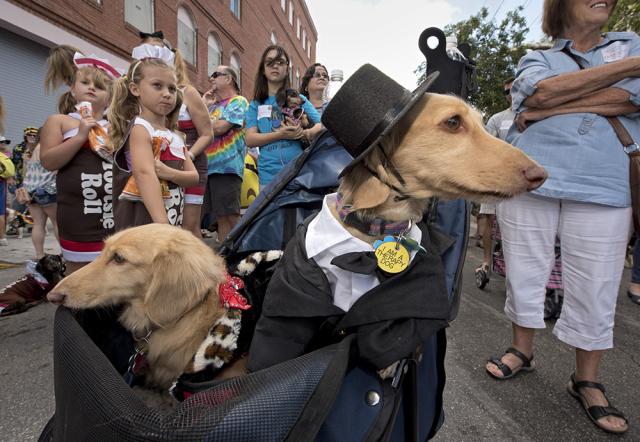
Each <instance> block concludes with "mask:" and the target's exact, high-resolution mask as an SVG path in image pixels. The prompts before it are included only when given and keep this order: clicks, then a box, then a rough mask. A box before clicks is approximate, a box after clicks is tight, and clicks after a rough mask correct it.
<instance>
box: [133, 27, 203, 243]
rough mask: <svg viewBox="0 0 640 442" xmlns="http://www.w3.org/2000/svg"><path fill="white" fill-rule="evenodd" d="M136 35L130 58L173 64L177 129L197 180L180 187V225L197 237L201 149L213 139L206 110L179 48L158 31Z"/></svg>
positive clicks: (200, 196)
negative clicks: (177, 93)
mask: <svg viewBox="0 0 640 442" xmlns="http://www.w3.org/2000/svg"><path fill="white" fill-rule="evenodd" d="M140 36H141V38H142V39H143V40H142V43H143V44H142V45H141V46H138V47H136V48H134V50H133V53H132V56H133V57H134V58H137V59H142V58H147V57H154V56H155V57H158V58H162V59H163V60H164V61H165V62H166V63H167V64H169V65H173V67H174V69H175V73H176V80H177V85H178V89H179V90H180V92H181V93H182V105H181V106H180V112H179V115H178V129H179V130H180V131H181V132H183V133H184V134H185V135H186V144H187V148H188V152H189V153H188V154H189V156H190V158H191V160H192V161H193V163H194V165H195V167H196V170H197V171H198V183H197V184H196V185H195V186H191V187H187V188H186V189H185V190H184V193H185V197H184V211H183V219H182V227H183V228H185V229H186V230H189V231H190V232H192V233H193V234H194V235H195V236H197V237H198V238H200V237H201V233H200V219H201V209H202V203H203V200H204V191H205V187H206V183H207V156H206V154H205V153H204V150H205V148H206V147H207V146H209V145H210V144H211V141H212V140H213V130H212V127H211V121H210V120H209V113H208V111H207V107H206V105H205V104H204V102H203V100H202V97H201V96H200V94H199V93H198V91H197V89H196V88H195V87H193V86H192V85H191V82H190V81H189V75H188V72H187V64H186V62H185V61H184V58H183V57H182V54H181V53H180V51H179V50H177V49H173V48H171V45H170V44H169V42H168V41H167V40H164V38H162V37H164V36H163V34H162V31H157V32H155V33H153V34H143V33H141V35H140ZM154 54H157V55H154Z"/></svg>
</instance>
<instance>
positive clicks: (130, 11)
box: [124, 0, 153, 32]
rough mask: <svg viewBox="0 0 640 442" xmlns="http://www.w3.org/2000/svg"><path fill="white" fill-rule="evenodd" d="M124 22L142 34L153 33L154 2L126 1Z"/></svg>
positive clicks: (142, 0) (149, 0) (150, 0)
mask: <svg viewBox="0 0 640 442" xmlns="http://www.w3.org/2000/svg"><path fill="white" fill-rule="evenodd" d="M124 21H126V22H127V23H129V24H130V25H132V26H134V27H135V28H137V29H138V30H140V31H142V32H153V0H125V2H124Z"/></svg>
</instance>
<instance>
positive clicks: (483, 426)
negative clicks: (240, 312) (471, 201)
mask: <svg viewBox="0 0 640 442" xmlns="http://www.w3.org/2000/svg"><path fill="white" fill-rule="evenodd" d="M10 241H11V240H10ZM23 241H25V240H23ZM27 241H28V240H27ZM16 248H19V247H17V246H16ZM480 252H481V250H480V249H479V248H477V247H475V246H470V248H469V253H468V257H467V264H466V266H465V284H464V295H463V298H462V303H461V308H460V314H459V316H458V319H457V320H456V321H455V322H454V323H453V324H452V327H451V329H450V330H449V334H448V336H449V348H448V352H447V376H448V381H447V388H446V390H445V408H446V417H447V418H446V422H445V425H444V427H443V429H442V430H441V431H440V433H439V434H438V436H437V437H436V439H435V440H437V441H479V440H492V441H513V440H518V441H558V440H562V441H566V442H568V441H580V442H584V441H596V440H597V441H600V440H625V441H638V440H640V419H639V417H640V399H639V398H638V391H639V389H640V382H639V381H638V374H639V373H640V307H638V306H635V305H633V304H631V303H630V302H629V300H628V298H627V297H626V295H625V292H624V290H622V291H621V292H620V293H621V294H620V297H619V301H618V313H617V315H616V332H615V333H616V349H615V350H613V351H611V352H609V354H608V355H607V356H606V357H605V360H604V363H603V376H602V381H603V382H604V383H605V385H606V386H607V388H608V391H609V397H610V399H611V400H612V401H613V403H614V404H615V405H617V406H618V407H619V408H620V409H622V410H623V411H624V412H626V414H627V415H628V416H629V417H630V420H631V430H630V431H629V432H628V434H627V435H625V436H623V437H621V438H620V437H615V436H608V435H606V434H605V433H603V432H601V431H598V430H597V429H596V428H595V426H594V425H593V424H592V423H591V422H590V421H589V420H588V418H587V417H586V415H585V413H584V411H583V410H582V408H581V407H580V406H579V404H578V402H577V401H576V400H575V399H573V398H572V397H570V396H569V394H568V393H567V392H566V384H567V381H568V379H569V375H570V373H571V370H572V364H573V351H572V350H571V349H570V348H569V347H567V346H565V345H564V344H562V343H560V342H559V341H558V340H557V339H555V337H554V336H553V335H552V334H551V329H550V328H549V329H547V330H545V331H543V332H542V333H539V336H538V340H537V343H538V346H537V349H536V355H535V361H536V363H537V367H538V368H537V370H536V371H535V372H533V373H531V374H527V375H525V376H518V377H517V378H515V379H512V380H509V381H504V382H499V381H495V380H493V379H491V378H489V376H488V375H487V374H486V373H485V372H484V368H483V365H484V360H485V359H486V358H487V357H488V356H490V355H491V354H499V353H500V352H501V351H502V350H504V348H506V347H507V346H508V344H509V340H508V339H509V331H510V324H509V322H508V321H507V320H506V319H505V317H504V315H503V314H502V306H503V300H504V282H503V281H502V280H501V279H500V278H494V279H492V280H491V282H490V283H489V285H488V289H487V290H486V291H484V292H482V291H479V290H477V289H476V287H475V284H474V280H473V274H472V272H473V269H474V268H475V267H476V266H477V265H478V264H479V259H480ZM0 253H2V255H0V256H1V258H0V259H2V260H5V259H6V256H5V254H4V250H0ZM27 256H28V255H27ZM22 273H23V270H22V268H21V267H18V268H12V269H6V270H0V286H4V285H6V284H8V283H10V282H12V281H14V280H15V279H17V278H18V277H20V276H21V275H22ZM627 273H628V271H625V280H626V276H627ZM54 311H55V309H54V307H53V306H51V305H41V306H38V307H36V308H33V309H31V310H30V311H28V312H26V313H24V314H21V315H17V316H12V317H7V318H2V319H0V342H1V344H0V361H2V363H1V365H0V376H1V379H2V393H0V441H28V440H35V439H37V436H38V435H39V433H40V431H41V429H42V427H43V426H44V424H45V423H46V421H47V419H48V418H49V417H50V416H51V414H52V413H53V411H54V398H53V388H52V385H51V380H52V355H51V347H52V319H53V314H54ZM549 325H551V324H549Z"/></svg>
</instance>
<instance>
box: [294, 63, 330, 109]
mask: <svg viewBox="0 0 640 442" xmlns="http://www.w3.org/2000/svg"><path fill="white" fill-rule="evenodd" d="M328 72H329V71H327V68H326V67H325V66H324V65H322V64H320V63H314V64H312V65H311V66H309V67H308V68H307V71H306V72H305V73H304V75H303V76H302V83H301V84H300V93H301V94H302V95H304V96H305V97H307V98H308V99H309V101H310V102H311V104H313V107H315V108H316V110H317V111H318V113H319V114H320V115H322V112H324V109H325V108H326V107H327V104H329V101H328V100H327V99H326V93H325V91H326V89H327V86H328V85H329V74H328Z"/></svg>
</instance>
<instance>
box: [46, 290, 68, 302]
mask: <svg viewBox="0 0 640 442" xmlns="http://www.w3.org/2000/svg"><path fill="white" fill-rule="evenodd" d="M66 296H67V295H65V294H64V293H60V292H49V293H48V294H47V299H48V300H49V302H53V303H54V304H63V303H64V298H66Z"/></svg>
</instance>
